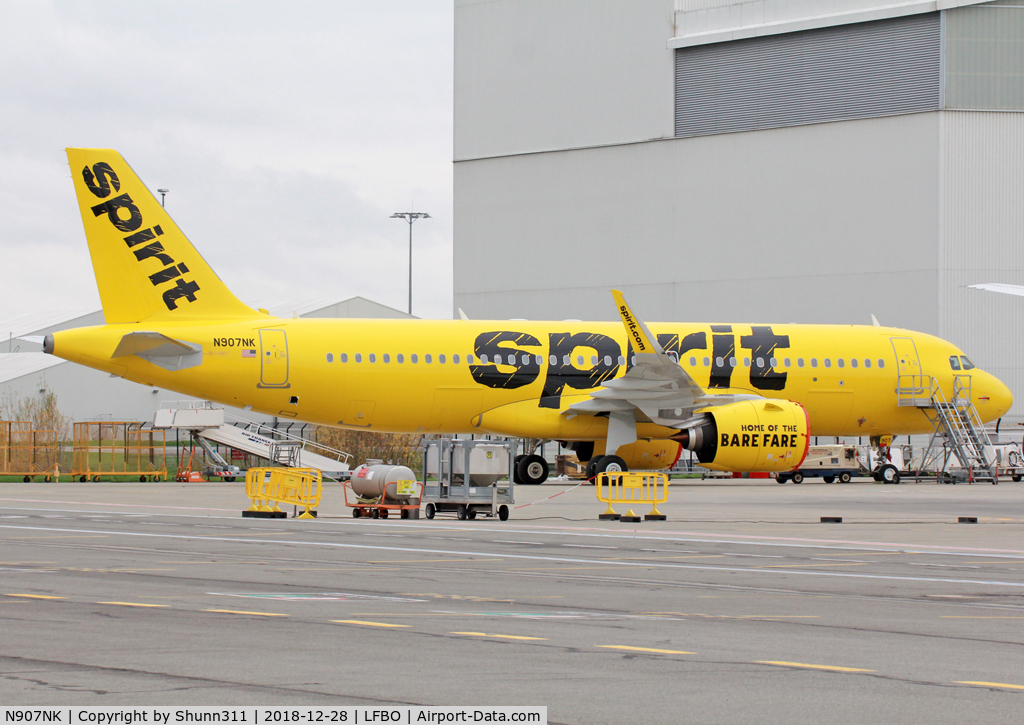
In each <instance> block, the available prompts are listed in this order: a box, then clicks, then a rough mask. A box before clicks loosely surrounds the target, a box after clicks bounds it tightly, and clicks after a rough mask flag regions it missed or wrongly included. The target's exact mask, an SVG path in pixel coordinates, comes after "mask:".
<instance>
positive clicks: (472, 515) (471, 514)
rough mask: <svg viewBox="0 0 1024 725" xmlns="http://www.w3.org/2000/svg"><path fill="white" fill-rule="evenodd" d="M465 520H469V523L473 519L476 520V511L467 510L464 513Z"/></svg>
mask: <svg viewBox="0 0 1024 725" xmlns="http://www.w3.org/2000/svg"><path fill="white" fill-rule="evenodd" d="M466 518H467V519H469V520H470V521H472V520H473V519H475V518H476V511H475V510H474V509H469V510H468V511H466Z"/></svg>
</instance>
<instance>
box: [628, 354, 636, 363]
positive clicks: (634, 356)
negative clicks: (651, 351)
mask: <svg viewBox="0 0 1024 725" xmlns="http://www.w3.org/2000/svg"><path fill="white" fill-rule="evenodd" d="M629 360H630V364H631V365H636V355H630V356H629Z"/></svg>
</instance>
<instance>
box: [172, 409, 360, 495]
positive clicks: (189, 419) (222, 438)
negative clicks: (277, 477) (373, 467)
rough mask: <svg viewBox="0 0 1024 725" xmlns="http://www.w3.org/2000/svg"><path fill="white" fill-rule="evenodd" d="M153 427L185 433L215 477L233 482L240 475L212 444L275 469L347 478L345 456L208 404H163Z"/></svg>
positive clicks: (347, 463) (347, 462)
mask: <svg viewBox="0 0 1024 725" xmlns="http://www.w3.org/2000/svg"><path fill="white" fill-rule="evenodd" d="M226 419H231V420H232V421H234V423H233V422H228V421H227V420H226ZM235 423H237V425H236V424H235ZM153 427H154V428H179V429H183V430H187V431H189V433H190V434H191V436H192V438H193V440H195V442H196V443H197V444H198V445H199V446H200V447H202V449H203V450H204V451H205V452H206V455H207V456H208V457H209V458H210V460H212V461H213V462H214V464H215V465H216V466H217V467H219V469H220V470H219V471H218V472H216V474H215V475H222V476H224V477H225V478H228V479H233V477H234V476H233V475H232V474H233V473H239V475H241V474H240V472H238V469H237V468H235V467H233V466H231V465H230V464H229V463H228V462H227V461H226V460H224V457H223V456H221V455H220V453H219V452H218V451H217V449H216V447H215V446H214V445H213V444H214V443H220V444H222V445H225V446H228V447H229V448H233V449H235V450H238V451H244V452H245V453H249V454H251V455H254V456H257V457H258V458H264V459H266V460H268V461H270V462H271V463H272V464H277V465H279V466H284V467H287V468H314V469H316V470H318V471H320V473H321V474H322V475H323V477H324V478H329V479H334V480H343V479H347V478H348V477H349V471H350V459H351V456H350V455H349V454H348V453H345V452H343V451H339V450H336V449H334V448H330V447H328V446H324V445H320V444H319V443H315V442H313V441H310V440H306V439H305V438H300V437H299V436H293V435H289V434H288V433H285V432H283V431H280V430H275V429H274V428H271V427H270V426H268V425H264V424H262V423H257V422H255V421H251V420H245V419H244V418H240V417H238V416H234V415H231V414H230V413H227V412H225V410H224V409H223V408H215V407H213V405H212V404H211V403H209V402H208V401H185V400H183V401H164V402H163V403H162V404H161V407H160V410H158V411H157V412H156V417H155V418H154V421H153ZM232 469H234V470H232Z"/></svg>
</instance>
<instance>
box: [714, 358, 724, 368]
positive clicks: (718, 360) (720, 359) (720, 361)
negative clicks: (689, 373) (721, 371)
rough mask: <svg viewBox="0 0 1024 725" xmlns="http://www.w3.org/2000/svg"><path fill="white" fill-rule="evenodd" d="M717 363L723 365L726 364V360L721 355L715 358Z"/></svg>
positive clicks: (719, 365)
mask: <svg viewBox="0 0 1024 725" xmlns="http://www.w3.org/2000/svg"><path fill="white" fill-rule="evenodd" d="M715 365H717V366H718V367H722V366H723V365H725V361H724V360H723V359H722V358H720V357H716V358H715Z"/></svg>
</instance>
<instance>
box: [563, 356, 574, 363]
mask: <svg viewBox="0 0 1024 725" xmlns="http://www.w3.org/2000/svg"><path fill="white" fill-rule="evenodd" d="M562 364H563V365H572V358H570V357H569V356H568V355H562Z"/></svg>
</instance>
